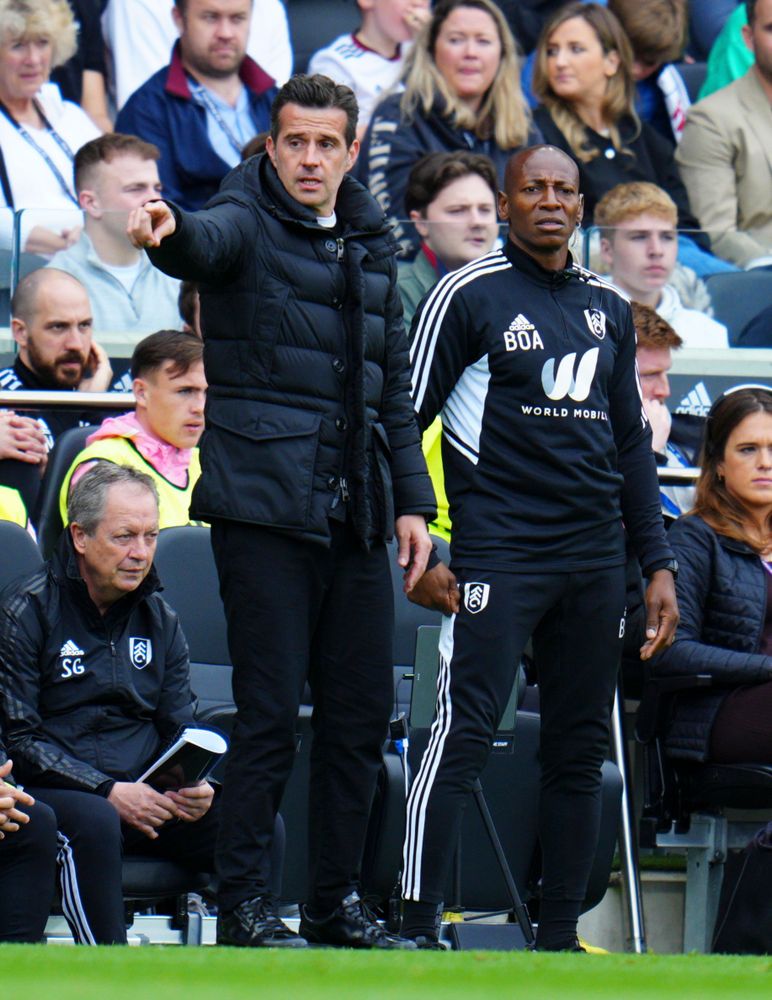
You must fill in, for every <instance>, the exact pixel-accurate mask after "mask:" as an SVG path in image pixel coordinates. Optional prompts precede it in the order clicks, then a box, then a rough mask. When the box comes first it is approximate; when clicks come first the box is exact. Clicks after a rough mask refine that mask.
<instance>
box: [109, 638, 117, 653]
mask: <svg viewBox="0 0 772 1000" xmlns="http://www.w3.org/2000/svg"><path fill="white" fill-rule="evenodd" d="M110 655H111V656H116V655H117V653H116V650H115V643H114V642H113V640H112V639H111V640H110Z"/></svg>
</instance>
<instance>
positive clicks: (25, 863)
mask: <svg viewBox="0 0 772 1000" xmlns="http://www.w3.org/2000/svg"><path fill="white" fill-rule="evenodd" d="M23 812H26V813H27V814H28V815H29V818H30V820H29V823H26V824H25V825H23V826H22V825H21V824H20V825H19V829H18V830H17V831H16V832H15V833H6V835H5V837H4V838H3V840H0V942H2V941H16V942H24V943H25V944H31V943H34V942H36V941H41V940H42V939H43V932H44V930H45V926H46V920H47V919H48V915H49V913H50V912H51V904H52V903H53V899H54V888H55V885H56V883H55V880H54V872H55V870H56V850H57V846H56V816H54V814H53V812H52V811H51V810H50V809H49V808H48V806H47V805H45V804H44V803H42V802H36V803H35V805H34V806H30V807H29V808H27V807H26V806H25V807H24V809H23Z"/></svg>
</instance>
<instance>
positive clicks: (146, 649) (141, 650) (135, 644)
mask: <svg viewBox="0 0 772 1000" xmlns="http://www.w3.org/2000/svg"><path fill="white" fill-rule="evenodd" d="M129 658H130V659H131V662H132V665H133V666H135V667H136V668H137V670H144V669H145V667H146V666H147V665H148V663H150V661H151V660H152V659H153V643H152V642H151V641H150V640H149V639H137V638H130V639H129Z"/></svg>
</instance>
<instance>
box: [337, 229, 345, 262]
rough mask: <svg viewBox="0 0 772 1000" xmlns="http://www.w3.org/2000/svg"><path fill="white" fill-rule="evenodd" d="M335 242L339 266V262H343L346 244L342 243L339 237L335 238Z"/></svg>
mask: <svg viewBox="0 0 772 1000" xmlns="http://www.w3.org/2000/svg"><path fill="white" fill-rule="evenodd" d="M335 242H336V243H337V244H338V263H339V264H340V262H341V261H342V260H343V252H344V250H345V249H346V244H345V243H344V242H343V240H342V239H341V238H340V236H339V237H338V238H337V240H336V241H335Z"/></svg>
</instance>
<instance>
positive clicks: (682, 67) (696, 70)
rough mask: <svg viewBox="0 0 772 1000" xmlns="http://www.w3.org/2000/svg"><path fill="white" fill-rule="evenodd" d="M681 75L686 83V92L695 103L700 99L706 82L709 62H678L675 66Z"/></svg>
mask: <svg viewBox="0 0 772 1000" xmlns="http://www.w3.org/2000/svg"><path fill="white" fill-rule="evenodd" d="M673 68H674V69H675V70H677V71H678V73H679V74H680V76H681V79H682V80H683V81H684V84H685V85H686V92H687V93H688V94H689V100H690V101H691V102H692V104H694V103H695V102H696V101H698V100H699V94H700V88H701V87H702V85H703V83H704V82H705V77H706V76H707V73H708V64H707V63H704V62H695V63H685V62H684V63H678V64H677V65H676V66H674V67H673Z"/></svg>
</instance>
